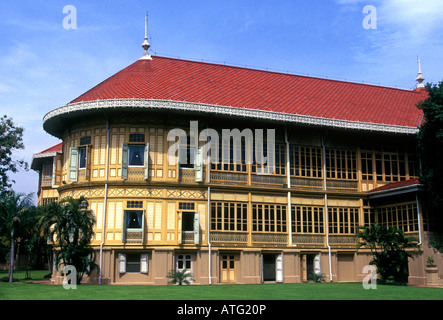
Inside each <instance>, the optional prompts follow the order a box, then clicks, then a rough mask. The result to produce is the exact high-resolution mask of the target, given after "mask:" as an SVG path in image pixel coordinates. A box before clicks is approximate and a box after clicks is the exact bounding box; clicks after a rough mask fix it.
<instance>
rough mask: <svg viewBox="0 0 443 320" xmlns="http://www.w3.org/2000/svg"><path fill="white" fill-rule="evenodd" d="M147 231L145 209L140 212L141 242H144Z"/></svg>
mask: <svg viewBox="0 0 443 320" xmlns="http://www.w3.org/2000/svg"><path fill="white" fill-rule="evenodd" d="M147 232H148V228H146V229H145V211H144V210H143V212H142V243H143V244H144V243H145V234H146V233H147Z"/></svg>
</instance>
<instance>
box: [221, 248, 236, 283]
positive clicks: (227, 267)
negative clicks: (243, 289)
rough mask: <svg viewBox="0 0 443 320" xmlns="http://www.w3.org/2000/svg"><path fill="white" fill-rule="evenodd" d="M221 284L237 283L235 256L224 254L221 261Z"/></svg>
mask: <svg viewBox="0 0 443 320" xmlns="http://www.w3.org/2000/svg"><path fill="white" fill-rule="evenodd" d="M220 264H221V266H220V278H221V279H220V282H223V283H234V282H235V256H234V255H230V254H223V255H222V256H221V259H220Z"/></svg>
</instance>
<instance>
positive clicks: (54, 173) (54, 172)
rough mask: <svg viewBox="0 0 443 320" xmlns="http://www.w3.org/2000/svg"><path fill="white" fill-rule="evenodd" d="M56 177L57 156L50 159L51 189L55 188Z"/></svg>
mask: <svg viewBox="0 0 443 320" xmlns="http://www.w3.org/2000/svg"><path fill="white" fill-rule="evenodd" d="M56 176H57V156H55V157H54V158H53V159H52V187H53V188H55V187H57V185H56V182H55V178H56Z"/></svg>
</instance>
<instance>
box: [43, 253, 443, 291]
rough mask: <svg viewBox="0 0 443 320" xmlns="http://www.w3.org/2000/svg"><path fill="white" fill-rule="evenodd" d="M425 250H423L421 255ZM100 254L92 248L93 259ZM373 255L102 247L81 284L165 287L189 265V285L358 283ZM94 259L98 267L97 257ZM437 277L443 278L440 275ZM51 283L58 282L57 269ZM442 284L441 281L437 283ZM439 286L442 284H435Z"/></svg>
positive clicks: (414, 267)
mask: <svg viewBox="0 0 443 320" xmlns="http://www.w3.org/2000/svg"><path fill="white" fill-rule="evenodd" d="M425 254H426V253H425ZM425 254H423V252H422V251H421V252H420V253H416V254H414V257H413V259H410V261H409V283H410V284H414V285H426V284H427V275H426V271H425V267H424V265H425V261H426V258H427V256H426V255H425ZM99 257H100V252H99V248H97V259H99ZM371 259H372V257H371V255H370V252H368V251H364V250H361V251H355V250H353V251H339V250H331V251H329V250H328V249H323V250H310V251H308V250H307V251H304V250H298V249H291V248H288V249H283V250H282V249H279V250H273V249H263V248H256V249H255V248H248V249H236V248H211V250H209V248H208V247H205V248H200V249H183V248H172V247H154V248H144V249H130V250H129V249H125V248H123V247H122V248H107V247H104V248H103V250H102V262H101V265H102V269H101V273H99V272H98V271H97V272H94V273H93V274H91V276H89V277H85V278H84V280H83V281H82V282H83V283H94V284H97V283H101V284H115V285H168V284H169V279H168V277H167V275H168V273H169V272H170V271H171V270H182V269H185V268H186V269H188V270H189V271H190V272H191V273H192V275H193V281H192V284H194V285H208V284H225V283H226V284H228V283H236V284H259V283H265V282H277V283H301V282H308V281H320V280H321V281H326V282H331V281H332V282H362V281H363V280H364V279H366V280H367V279H368V277H369V275H370V273H371V271H370V270H369V271H368V270H367V269H365V267H366V266H368V265H369V263H370V261H371ZM96 263H97V264H98V265H100V261H99V260H97V261H96ZM439 278H440V279H442V278H443V277H441V276H439ZM52 281H53V282H54V283H56V284H61V283H62V275H61V274H60V272H57V273H55V274H54V276H53V278H52ZM440 282H441V281H440ZM440 284H441V285H443V283H440Z"/></svg>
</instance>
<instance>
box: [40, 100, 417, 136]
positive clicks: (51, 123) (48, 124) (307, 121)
mask: <svg viewBox="0 0 443 320" xmlns="http://www.w3.org/2000/svg"><path fill="white" fill-rule="evenodd" d="M116 109H119V110H124V109H128V110H132V109H139V110H149V109H156V110H161V109H163V110H169V111H171V110H172V111H174V110H177V111H189V112H201V113H211V114H220V115H228V116H233V117H240V118H254V119H262V120H271V121H279V122H283V123H294V124H296V123H298V124H304V125H312V126H319V127H328V128H337V129H348V130H358V131H375V132H384V133H396V134H405V135H415V134H417V133H418V128H417V127H408V126H399V125H391V124H382V123H370V122H360V121H350V120H340V119H329V118H321V117H314V116H308V115H300V114H289V113H280V112H275V111H266V110H258V109H248V108H240V107H232V106H221V105H211V104H204V103H195V102H186V101H173V100H157V99H106V100H95V101H84V102H77V103H70V104H67V105H65V106H63V107H60V108H57V109H54V110H52V111H50V112H49V113H47V114H46V115H45V116H44V118H43V126H44V129H45V130H46V131H47V132H48V133H50V134H52V135H55V136H57V137H58V138H61V137H60V132H57V129H56V128H54V127H55V126H56V124H57V122H58V121H59V120H60V119H61V117H62V116H65V117H66V116H69V115H70V114H79V113H81V112H86V111H89V112H91V111H94V110H97V111H104V110H116Z"/></svg>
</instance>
